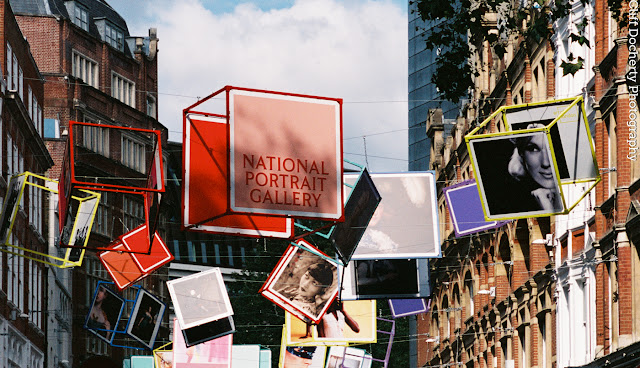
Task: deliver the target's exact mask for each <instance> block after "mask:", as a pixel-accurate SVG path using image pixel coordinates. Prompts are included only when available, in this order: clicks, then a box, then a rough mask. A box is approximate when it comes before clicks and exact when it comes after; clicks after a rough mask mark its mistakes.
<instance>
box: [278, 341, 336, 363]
mask: <svg viewBox="0 0 640 368" xmlns="http://www.w3.org/2000/svg"><path fill="white" fill-rule="evenodd" d="M326 351H327V350H326V348H325V347H324V346H285V345H282V351H281V352H280V354H281V356H282V358H281V362H282V365H281V367H282V368H323V367H324V357H325V355H326Z"/></svg>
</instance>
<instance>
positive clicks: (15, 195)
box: [0, 171, 100, 268]
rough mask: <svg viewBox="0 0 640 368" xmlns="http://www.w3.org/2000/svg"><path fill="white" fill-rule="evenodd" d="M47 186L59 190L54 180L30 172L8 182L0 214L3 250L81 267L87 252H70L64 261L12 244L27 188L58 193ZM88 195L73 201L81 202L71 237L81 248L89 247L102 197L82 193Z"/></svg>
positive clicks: (50, 263) (39, 259)
mask: <svg viewBox="0 0 640 368" xmlns="http://www.w3.org/2000/svg"><path fill="white" fill-rule="evenodd" d="M46 183H54V184H55V185H52V187H54V188H57V187H58V185H57V181H56V180H52V179H49V178H46V177H43V176H40V175H37V174H34V173H31V172H28V171H27V172H24V173H22V174H18V175H14V176H12V177H11V179H10V180H9V185H8V187H7V195H6V196H5V201H4V203H3V206H2V213H1V214H0V241H1V242H2V245H4V246H6V247H4V246H0V251H2V252H5V253H8V254H12V255H15V256H19V257H24V258H27V259H30V260H33V261H36V262H40V263H44V264H47V265H50V266H53V267H58V268H69V267H76V266H80V265H82V260H83V258H84V252H85V249H84V248H82V249H78V248H75V249H72V248H69V249H67V251H66V253H65V256H64V258H63V257H57V256H54V255H51V254H48V253H44V252H38V251H35V250H33V249H29V248H26V247H23V246H19V245H15V244H12V242H11V232H12V230H13V225H14V223H15V220H16V215H17V213H18V209H19V207H20V203H21V201H22V197H23V195H24V189H25V187H26V186H27V185H30V186H32V187H35V188H40V189H42V190H46V191H49V192H52V193H56V194H57V193H58V191H57V190H56V189H53V188H50V187H48V186H47V185H46ZM80 192H82V193H84V194H86V196H85V197H76V196H72V199H73V200H75V201H78V202H79V205H78V211H77V214H76V218H75V219H74V222H73V227H72V229H71V232H70V238H71V239H74V240H80V241H81V242H82V246H83V247H86V245H87V242H88V240H89V236H88V234H90V233H91V227H92V226H93V221H94V219H95V215H96V211H97V209H98V203H99V202H100V194H99V193H96V192H91V191H88V190H80Z"/></svg>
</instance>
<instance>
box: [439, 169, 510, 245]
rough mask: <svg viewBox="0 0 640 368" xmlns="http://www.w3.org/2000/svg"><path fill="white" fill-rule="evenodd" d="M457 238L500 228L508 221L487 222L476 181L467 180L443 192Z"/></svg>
mask: <svg viewBox="0 0 640 368" xmlns="http://www.w3.org/2000/svg"><path fill="white" fill-rule="evenodd" d="M442 191H443V193H444V197H445V200H446V202H447V207H448V208H449V215H450V216H451V221H452V222H453V229H454V231H455V233H456V237H462V236H465V235H470V234H475V233H477V232H480V231H483V230H490V229H495V228H497V227H500V226H502V225H504V224H506V223H507V221H486V220H485V218H484V211H483V210H482V201H481V200H480V194H478V185H477V184H476V181H475V180H465V181H463V182H461V183H458V184H454V185H452V186H449V187H446V188H444V189H443V190H442Z"/></svg>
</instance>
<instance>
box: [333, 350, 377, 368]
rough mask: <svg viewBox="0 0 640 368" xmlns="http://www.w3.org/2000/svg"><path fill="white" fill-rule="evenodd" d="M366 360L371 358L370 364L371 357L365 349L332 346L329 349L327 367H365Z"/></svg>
mask: <svg viewBox="0 0 640 368" xmlns="http://www.w3.org/2000/svg"><path fill="white" fill-rule="evenodd" d="M365 360H369V366H370V361H371V358H370V357H368V356H367V353H366V351H365V350H364V349H356V348H349V347H344V346H332V347H331V349H329V356H328V357H327V366H326V368H363V367H364V366H365V365H364V364H365V362H364V361H365Z"/></svg>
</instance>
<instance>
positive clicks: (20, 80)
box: [13, 54, 24, 101]
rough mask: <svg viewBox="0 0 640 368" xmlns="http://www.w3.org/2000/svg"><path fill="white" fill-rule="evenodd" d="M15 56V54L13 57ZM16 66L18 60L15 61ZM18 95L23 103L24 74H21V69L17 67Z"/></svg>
mask: <svg viewBox="0 0 640 368" xmlns="http://www.w3.org/2000/svg"><path fill="white" fill-rule="evenodd" d="M13 56H14V57H15V56H16V55H15V54H14V55H13ZM16 65H18V60H17V59H16ZM18 95H19V96H20V99H21V100H22V101H24V73H23V72H22V67H21V66H20V65H18Z"/></svg>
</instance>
